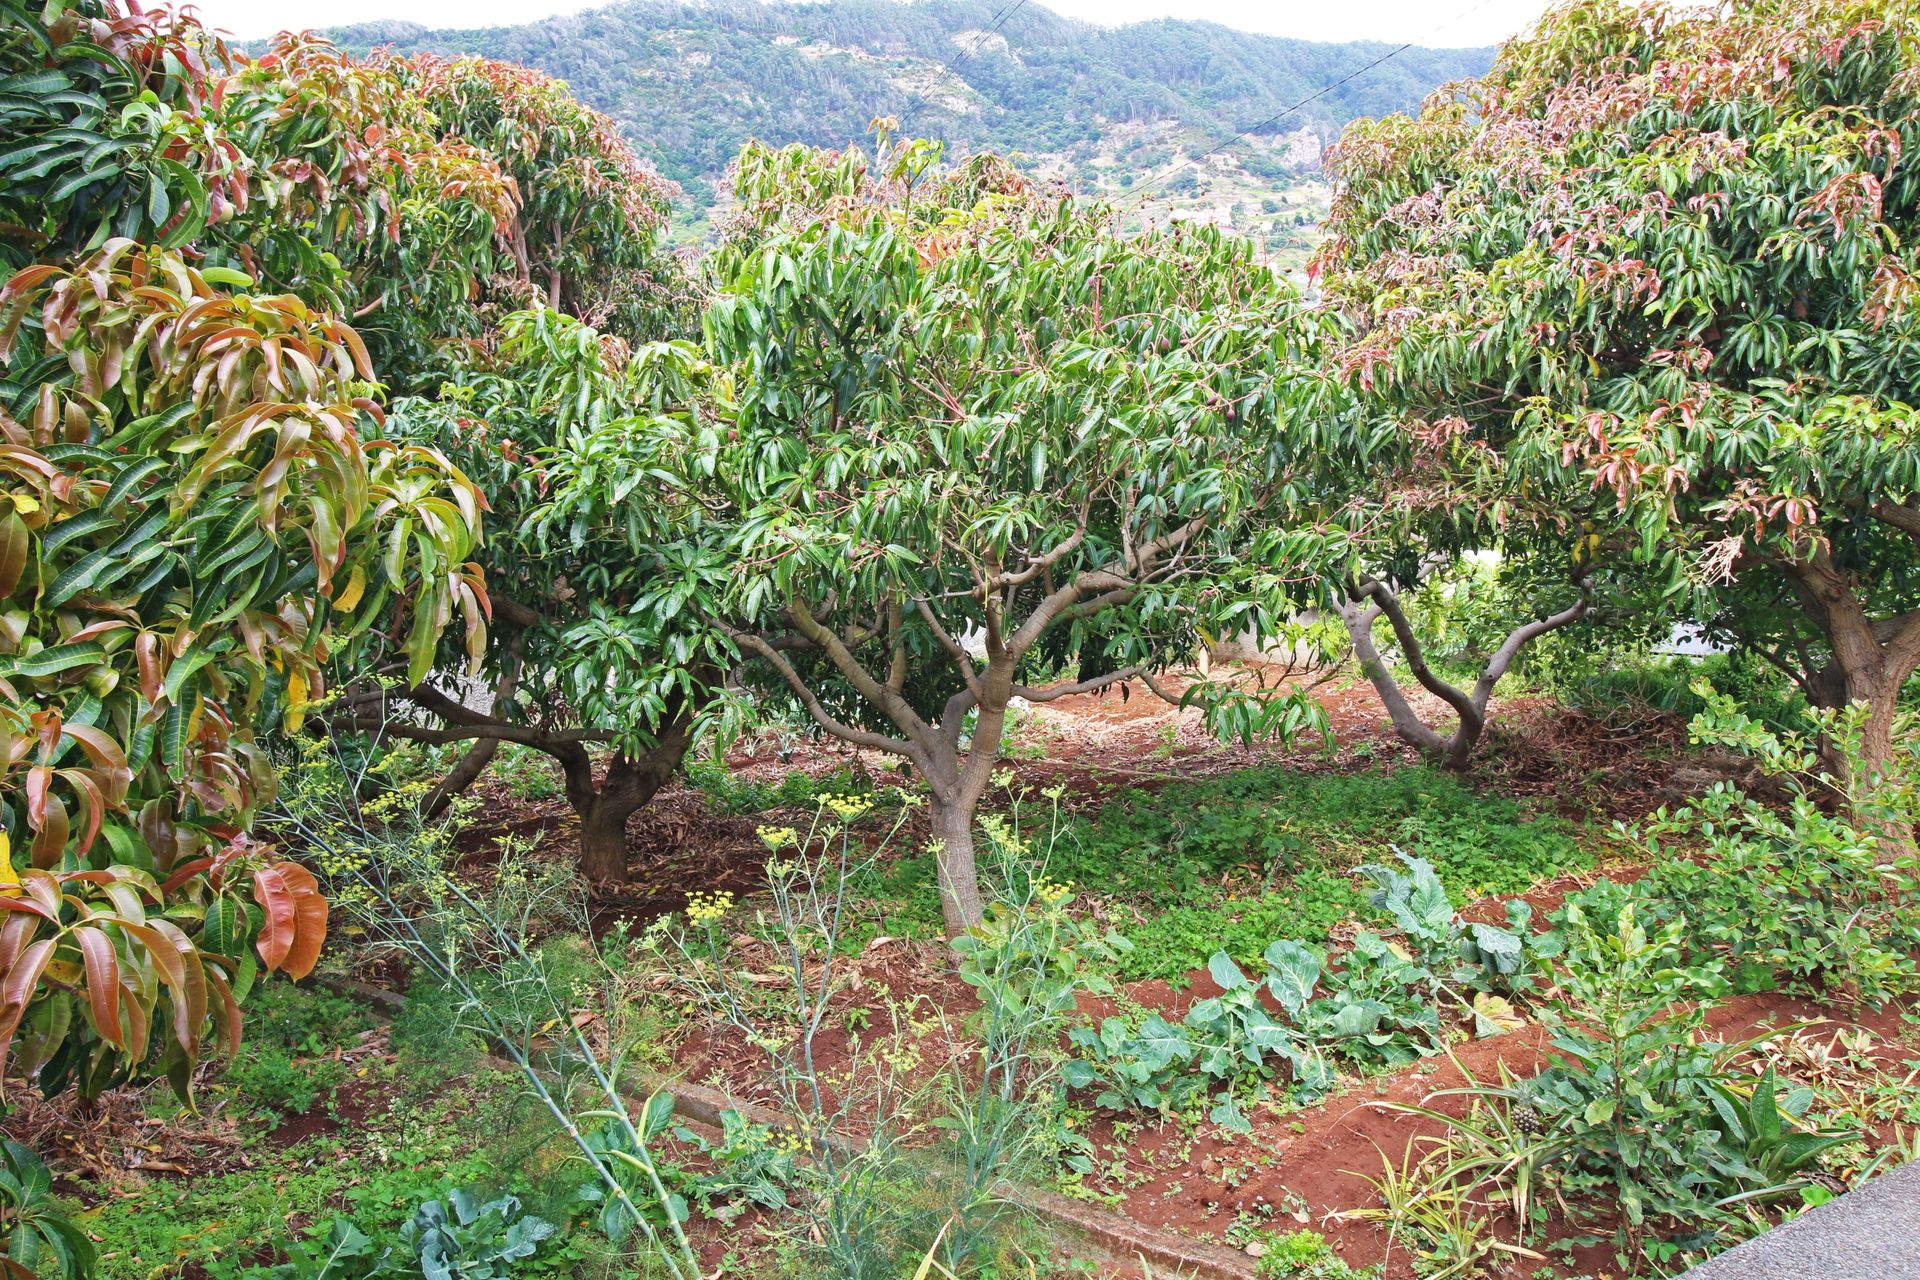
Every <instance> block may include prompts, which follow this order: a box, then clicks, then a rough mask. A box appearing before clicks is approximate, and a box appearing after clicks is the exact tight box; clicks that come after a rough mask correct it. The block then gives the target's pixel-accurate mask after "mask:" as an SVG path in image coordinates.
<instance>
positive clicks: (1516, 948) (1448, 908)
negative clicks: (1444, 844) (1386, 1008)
mask: <svg viewBox="0 0 1920 1280" xmlns="http://www.w3.org/2000/svg"><path fill="white" fill-rule="evenodd" d="M1394 852H1395V853H1396V854H1397V855H1398V856H1399V858H1400V861H1401V863H1402V864H1403V865H1405V867H1406V871H1405V872H1400V871H1397V870H1395V869H1393V868H1392V867H1386V866H1381V865H1378V864H1372V863H1369V864H1367V865H1365V866H1362V867H1361V868H1360V869H1359V871H1358V872H1357V874H1359V875H1362V876H1365V877H1366V878H1367V879H1369V880H1372V881H1373V882H1374V884H1375V885H1377V886H1378V888H1377V889H1376V890H1375V891H1374V893H1373V895H1372V897H1371V899H1370V901H1371V902H1372V903H1373V905H1374V907H1375V908H1377V909H1379V910H1382V911H1385V912H1386V913H1387V915H1388V916H1389V917H1391V918H1392V920H1393V922H1394V923H1395V924H1396V925H1398V926H1399V927H1400V931H1401V934H1402V936H1404V937H1405V938H1406V939H1407V941H1408V943H1409V945H1410V946H1411V947H1412V948H1413V960H1414V961H1415V962H1417V963H1418V964H1420V965H1423V966H1426V967H1428V968H1431V969H1433V970H1435V971H1436V972H1437V973H1438V974H1439V976H1440V978H1441V979H1442V980H1443V981H1444V982H1446V983H1447V985H1449V986H1452V987H1455V988H1474V989H1479V990H1483V991H1484V990H1492V989H1495V988H1499V989H1505V990H1511V989H1513V988H1514V987H1516V986H1519V985H1521V984H1522V983H1523V982H1524V981H1525V976H1526V975H1525V969H1526V966H1527V948H1526V939H1527V936H1528V933H1529V927H1528V926H1529V924H1530V923H1531V921H1532V920H1533V908H1532V906H1531V905H1529V904H1528V903H1527V902H1526V901H1525V900H1524V899H1520V898H1516V899H1514V900H1513V901H1511V902H1509V903H1507V927H1506V928H1504V929H1503V928H1501V927H1500V926H1499V925H1492V924H1483V923H1479V922H1474V923H1468V922H1467V921H1465V920H1463V919H1461V918H1460V915H1459V913H1458V912H1456V911H1455V910H1454V907H1453V903H1452V902H1451V901H1450V900H1449V899H1448V897H1447V889H1446V886H1445V885H1444V884H1442V883H1441V881H1440V877H1439V876H1438V875H1436V874H1435V873H1434V869H1433V865H1432V864H1431V863H1429V862H1427V861H1426V860H1424V859H1422V858H1415V857H1412V856H1411V855H1409V854H1405V853H1400V851H1399V850H1397V849H1396V850H1395V851H1394Z"/></svg>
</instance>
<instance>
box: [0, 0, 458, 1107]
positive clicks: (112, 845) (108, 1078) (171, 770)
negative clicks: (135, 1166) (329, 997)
mask: <svg viewBox="0 0 1920 1280" xmlns="http://www.w3.org/2000/svg"><path fill="white" fill-rule="evenodd" d="M222 59H223V53H222V51H221V50H219V48H218V46H217V44H216V43H215V42H212V41H211V40H209V39H207V38H206V37H205V35H204V33H202V32H200V31H199V30H198V28H197V27H196V26H195V25H194V24H193V23H192V21H191V19H189V18H185V17H181V16H179V15H177V14H174V13H171V12H169V11H166V10H161V11H158V12H156V13H154V14H141V13H137V12H131V11H129V10H127V9H125V8H123V7H121V6H119V5H117V4H101V3H80V4H76V5H70V6H49V7H48V9H47V11H46V16H45V17H41V16H35V15H29V14H24V13H21V14H15V13H13V12H12V11H11V9H10V11H9V23H8V25H7V26H6V28H5V31H4V35H0V114H4V116H5V119H6V121H7V124H8V128H9V139H10V142H11V141H13V140H14V139H15V138H19V139H20V141H19V144H18V145H17V146H13V147H11V148H10V149H9V150H8V151H7V153H6V154H5V156H4V157H0V168H4V169H5V171H6V177H7V179H8V181H6V182H0V219H4V220H5V221H6V222H7V223H8V224H9V226H8V231H9V234H8V235H7V236H5V237H0V243H4V244H5V245H6V249H5V252H6V253H7V254H8V255H10V256H9V259H8V261H9V264H10V265H11V266H14V267H17V268H18V269H17V270H11V271H9V272H8V276H9V278H8V279H7V281H6V283H5V284H4V287H0V474H4V476H5V478H6V486H5V492H4V497H0V748H3V749H0V916H3V917H4V923H0V1063H4V1061H5V1058H6V1055H7V1054H8V1053H9V1052H11V1054H12V1061H11V1065H12V1066H13V1067H15V1068H18V1069H20V1070H21V1071H22V1072H24V1073H25V1074H28V1075H37V1079H38V1083H39V1085H40V1087H41V1088H42V1089H43V1090H46V1091H48V1092H53V1091H56V1090H58V1089H61V1088H65V1087H69V1086H72V1087H77V1088H78V1089H80V1090H81V1091H83V1092H84V1093H87V1094H93V1093H97V1092H99V1091H100V1090H102V1089H105V1088H107V1087H110V1086H112V1085H114V1084H116V1083H119V1082H121V1081H123V1080H126V1079H129V1078H132V1077H135V1076H137V1075H140V1074H142V1073H145V1072H146V1071H148V1070H150V1069H153V1068H156V1067H157V1068H162V1069H164V1071H165V1072H166V1074H167V1075H168V1076H169V1077H170V1078H171V1079H172V1081H173V1083H174V1085H175V1087H176V1089H178V1090H180V1091H181V1092H182V1094H183V1095H184V1094H185V1093H186V1091H187V1089H188V1088H189V1086H190V1084H191V1079H192V1074H193V1070H194V1066H195V1063H196V1062H197V1060H198V1058H199V1056H200V1054H201V1050H202V1045H203V1042H204V1040H205V1038H206V1036H207V1032H208V1029H209V1027H212V1028H215V1029H217V1030H218V1031H219V1032H221V1033H222V1035H223V1036H224V1037H225V1038H226V1039H227V1040H228V1042H229V1043H231V1042H232V1040H233V1039H234V1038H235V1037H237V1036H238V1034H239V1021H238V1005H239V1002H240V1000H241V999H243V998H244V996H245V994H246V991H247V988H248V987H249V986H250V985H251V983H252V982H253V980H254V979H255V977H256V976H257V975H258V974H259V973H260V972H261V971H262V970H265V971H274V970H282V971H285V972H288V973H291V974H293V975H295V976H299V975H302V974H304V973H305V972H307V971H308V970H309V969H311V967H312V966H313V964H314V961H315V959H316V958H317V956H318V953H319V948H320V945H321V941H322V939H323V938H324V936H325V929H326V919H327V906H326V900H325V898H324V897H323V896H322V894H321V893H320V890H319V886H318V885H317V883H316V880H315V878H314V876H313V875H312V874H311V873H310V872H308V871H307V870H306V869H304V868H303V867H301V866H299V865H298V864H297V863H295V862H293V861H291V860H289V859H287V858H284V857H281V856H279V855H278V854H277V853H275V851H273V850H272V849H271V848H268V847H264V846H261V845H258V844H256V843H254V842H253V841H252V840H250V839H249V837H248V836H247V833H246V828H247V825H248V823H249V822H250V820H251V818H252V816H253V814H254V812H255V810H256V809H257V807H258V806H259V805H260V804H261V803H262V802H263V801H264V800H265V799H266V798H267V797H269V796H270V794H271V791H272V787H273V770H272V767H271V765H270V763H269V761H268V759H267V757H266V755H265V753H264V752H263V750H262V749H261V747H260V745H259V742H258V738H257V728H258V727H259V726H261V725H263V724H267V723H271V722H272V721H273V720H275V719H282V720H290V721H292V722H294V723H297V721H298V718H299V717H300V715H301V714H302V713H303V710H304V707H305V705H306V704H307V703H308V702H309V701H310V700H311V699H313V698H315V697H317V696H319V694H320V693H321V690H322V687H323V684H324V667H323V663H324V662H325V660H326V659H327V657H328V656H329V654H330V653H331V652H332V651H333V650H334V648H335V647H336V646H338V645H339V644H340V643H341V642H342V641H344V640H346V639H348V638H350V637H352V636H354V635H356V634H362V635H366V634H372V633H376V632H377V633H382V634H385V635H387V636H391V637H393V642H394V643H395V644H396V645H397V646H398V647H400V648H402V649H406V650H409V651H410V652H411V654H412V655H413V658H412V660H413V661H414V662H416V663H418V664H419V666H420V669H421V670H423V671H424V669H425V667H426V664H427V663H428V662H430V660H431V658H432V654H433V649H434V645H435V643H436V641H437V639H438V635H439V631H440V629H441V628H442V626H443V625H445V624H446V623H447V622H449V621H450V620H451V619H452V618H453V617H455V616H457V615H459V614H461V613H462V612H464V613H465V615H466V616H467V619H468V623H469V627H468V630H469V633H470V634H471V635H472V636H473V637H474V639H475V641H476V643H477V642H479V641H481V640H483V639H484V628H483V625H482V624H483V621H484V618H483V608H484V598H483V594H482V590H483V589H482V585H481V582H480V579H479V577H478V575H477V572H476V571H475V570H474V569H473V568H472V567H471V565H470V564H469V563H468V560H467V556H468V554H469V553H470V551H471V550H472V547H473V545H474V540H475V538H476V536H477V534H478V516H479V511H478V496H477V495H476V494H475V493H474V492H473V491H472V489H471V487H470V486H467V485H465V484H464V483H463V482H462V481H461V480H460V479H459V477H458V476H457V474H455V473H454V472H453V471H452V469H451V468H450V467H449V466H448V465H447V463H446V461H445V459H444V458H441V457H439V456H438V455H436V454H435V453H433V452H432V451H431V450H428V449H424V448H420V447H399V446H395V445H392V444H388V443H384V442H381V441H379V440H377V439H375V438H374V433H375V430H376V429H377V427H378V424H379V420H380V414H379V410H378V408H377V406H376V405H375V404H374V402H373V401H372V400H371V399H369V398H368V393H369V391H371V390H372V387H373V378H374V372H373V369H372V367H371V365H370V363H369V361H368V359H367V355H366V351H365V347H364V344H363V343H362V342H361V340H360V338H359V337H358V335H357V334H355V333H354V331H353V330H352V329H351V328H350V327H349V326H348V325H346V324H345V323H344V322H342V321H341V320H340V319H338V318H337V317H336V316H335V315H333V314H330V313H328V312H326V311H324V310H322V309H319V308H317V307H316V306H314V305H312V303H311V302H310V301H309V300H308V299H306V298H303V297H301V296H298V295H295V294H290V293H283V292H275V291H271V290H265V289H259V288H257V287H255V285H254V282H253V280H252V279H251V278H250V277H249V276H248V275H247V274H246V273H244V272H242V271H240V270H238V269H236V268H235V267H233V266H231V265H226V259H225V257H224V256H223V255H227V254H229V253H231V252H237V249H234V247H233V246H234V243H235V242H234V241H232V240H230V239H227V238H225V237H224V233H222V232H219V231H216V230H210V228H212V227H215V226H216V224H220V225H224V223H225V221H226V218H227V217H228V216H230V214H231V210H229V211H227V213H225V214H223V215H222V216H221V217H219V218H216V216H215V211H214V208H213V205H212V201H211V195H210V192H211V191H212V190H213V188H214V186H216V185H218V182H221V181H225V180H226V179H228V178H234V179H235V180H237V181H240V182H243V183H252V182H255V181H262V182H264V181H266V180H267V179H266V178H265V177H264V176H263V175H262V173H261V169H260V167H256V166H254V165H253V164H237V158H236V155H235V153H234V152H233V151H232V150H230V149H229V148H228V146H227V145H226V143H227V141H229V140H228V139H225V138H224V135H223V134H222V133H221V130H220V127H219V125H218V123H217V120H216V117H217V116H218V113H219V111H220V110H221V93H222V90H221V85H222V83H223V80H222V79H221V77H222V75H223V74H224V72H225V68H224V64H223V61H222ZM16 129H17V132H15V130H16ZM202 143H207V145H206V146H202V145H201V144H202ZM271 159H272V158H269V160H270V161H271ZM285 159H297V157H287V158H285ZM264 167H271V164H268V165H267V166H264ZM216 178H217V181H216ZM226 189H227V190H239V189H240V188H238V187H228V188H226ZM247 189H248V190H250V191H253V190H254V189H253V188H251V187H248V188H247ZM255 194H258V192H257V191H256V192H255ZM315 216H316V217H321V218H324V217H326V216H330V215H327V214H326V213H324V212H317V213H316V214H315ZM123 231H124V232H125V233H126V234H117V233H118V232H123ZM196 246H199V247H196ZM188 249H191V250H192V253H191V255H189V254H188V253H187V252H186V250H188ZM35 259H38V260H37V261H36V260H35ZM209 259H218V260H215V261H209ZM403 527H404V528H405V529H407V530H408V531H409V532H410V534H411V535H412V536H409V537H407V538H404V539H399V540H396V539H394V538H393V536H392V535H393V532H394V531H395V530H396V529H399V528H403Z"/></svg>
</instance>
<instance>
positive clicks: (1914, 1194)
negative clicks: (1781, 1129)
mask: <svg viewBox="0 0 1920 1280" xmlns="http://www.w3.org/2000/svg"><path fill="white" fill-rule="evenodd" d="M1680 1280H1920V1162H1915V1163H1913V1164H1908V1165H1902V1166H1901V1167H1900V1168H1898V1169H1895V1170H1894V1171H1893V1172H1891V1173H1887V1174H1882V1175H1881V1176H1880V1177H1878V1178H1875V1179H1874V1180H1873V1181H1871V1182H1869V1183H1867V1185H1865V1186H1864V1187H1860V1188H1859V1189H1857V1190H1854V1191H1849V1192H1847V1194H1845V1195H1843V1196H1840V1197H1839V1198H1838V1199H1834V1200H1829V1201H1828V1202H1827V1203H1825V1204H1823V1205H1821V1206H1820V1207H1819V1208H1818V1209H1811V1210H1809V1211H1808V1212H1806V1213H1803V1214H1801V1215H1800V1216H1799V1217H1797V1218H1795V1219H1794V1220H1793V1221H1791V1222H1789V1223H1787V1224H1786V1225H1784V1226H1780V1227H1775V1228H1774V1229H1773V1230H1772V1231H1769V1232H1767V1233H1766V1234H1765V1235H1762V1236H1757V1237H1755V1238H1754V1239H1752V1240H1749V1241H1747V1242H1746V1243H1745V1244H1743V1245H1739V1246H1737V1247H1735V1248H1732V1249H1729V1250H1727V1251H1726V1252H1725V1253H1723V1254H1721V1255H1720V1256H1719V1257H1717V1258H1714V1259H1712V1260H1711V1261H1709V1262H1707V1263H1706V1264H1704V1265H1702V1266H1698V1267H1695V1268H1694V1269H1693V1270H1691V1271H1689V1272H1687V1273H1686V1274H1685V1275H1684V1276H1682V1277H1681V1278H1680Z"/></svg>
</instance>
